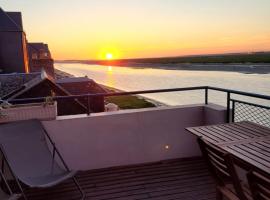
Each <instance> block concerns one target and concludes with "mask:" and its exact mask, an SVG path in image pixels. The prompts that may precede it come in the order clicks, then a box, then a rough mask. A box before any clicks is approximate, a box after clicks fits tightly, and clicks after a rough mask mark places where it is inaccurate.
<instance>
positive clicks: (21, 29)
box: [0, 7, 23, 31]
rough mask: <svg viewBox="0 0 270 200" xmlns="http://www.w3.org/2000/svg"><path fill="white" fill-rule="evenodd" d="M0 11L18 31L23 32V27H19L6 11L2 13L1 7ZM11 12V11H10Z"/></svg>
mask: <svg viewBox="0 0 270 200" xmlns="http://www.w3.org/2000/svg"><path fill="white" fill-rule="evenodd" d="M0 11H2V12H3V13H4V14H5V15H6V16H7V17H8V19H9V20H10V21H11V22H12V23H13V24H14V25H15V26H16V27H17V28H18V29H19V30H20V31H23V27H21V26H19V25H18V24H17V23H16V22H15V21H14V20H13V19H12V18H11V17H10V16H9V15H8V14H7V12H6V11H4V10H3V9H2V8H1V7H0ZM10 12H12V11H10Z"/></svg>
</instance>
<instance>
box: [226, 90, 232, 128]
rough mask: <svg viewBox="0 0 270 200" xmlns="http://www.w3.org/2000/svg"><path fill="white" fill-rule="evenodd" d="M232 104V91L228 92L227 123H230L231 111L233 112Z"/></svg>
mask: <svg viewBox="0 0 270 200" xmlns="http://www.w3.org/2000/svg"><path fill="white" fill-rule="evenodd" d="M230 105H231V93H230V92H227V123H230V113H231V109H230V107H231V106H230Z"/></svg>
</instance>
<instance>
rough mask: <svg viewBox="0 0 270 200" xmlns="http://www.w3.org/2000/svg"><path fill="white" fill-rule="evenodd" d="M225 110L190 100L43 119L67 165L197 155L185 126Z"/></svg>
mask: <svg viewBox="0 0 270 200" xmlns="http://www.w3.org/2000/svg"><path fill="white" fill-rule="evenodd" d="M224 112H225V109H224V108H222V107H217V106H211V105H209V106H204V105H189V106H177V107H164V108H151V109H140V110H126V111H118V112H112V113H100V114H93V115H91V116H88V117H87V116H80V117H75V116H69V117H61V118H58V119H57V120H52V121H44V122H43V124H44V126H45V128H46V130H47V131H48V133H49V134H50V135H51V137H52V139H53V141H54V142H55V143H56V146H57V147H58V149H59V150H60V152H61V154H62V155H63V157H64V159H65V161H66V162H67V164H68V165H69V166H70V168H72V169H76V170H89V169H98V168H105V167H112V166H122V165H131V164H137V163H146V162H154V161H160V160H166V159H174V158H184V157H192V156H200V150H199V147H198V145H197V142H196V137H195V136H193V135H191V134H190V133H188V132H187V131H186V130H185V128H186V127H192V126H201V125H205V124H206V123H208V122H213V121H215V123H223V122H224V120H225V117H224V116H225V115H224ZM206 117H207V119H206ZM211 118H212V119H211Z"/></svg>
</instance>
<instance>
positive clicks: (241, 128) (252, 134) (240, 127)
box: [231, 124, 264, 138]
mask: <svg viewBox="0 0 270 200" xmlns="http://www.w3.org/2000/svg"><path fill="white" fill-rule="evenodd" d="M231 128H232V129H235V130H237V131H238V132H241V133H242V134H245V135H248V136H249V137H251V138H254V137H261V136H264V135H262V134H261V133H258V132H257V131H255V130H250V129H248V128H247V127H244V125H243V124H231Z"/></svg>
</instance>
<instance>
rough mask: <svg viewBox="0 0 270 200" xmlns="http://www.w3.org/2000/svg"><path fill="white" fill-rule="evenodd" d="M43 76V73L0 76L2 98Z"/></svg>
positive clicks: (0, 95)
mask: <svg viewBox="0 0 270 200" xmlns="http://www.w3.org/2000/svg"><path fill="white" fill-rule="evenodd" d="M40 76H41V73H39V72H37V73H28V74H27V73H12V74H0V97H4V96H6V95H8V94H10V93H11V92H13V91H16V90H18V89H20V88H22V87H23V85H24V84H26V83H28V82H30V81H32V80H33V79H36V78H38V77H40Z"/></svg>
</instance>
